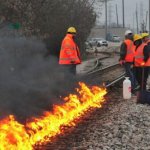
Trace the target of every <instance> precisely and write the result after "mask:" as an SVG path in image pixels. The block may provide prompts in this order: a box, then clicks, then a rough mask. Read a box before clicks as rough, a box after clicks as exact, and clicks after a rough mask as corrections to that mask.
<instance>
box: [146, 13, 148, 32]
mask: <svg viewBox="0 0 150 150" xmlns="http://www.w3.org/2000/svg"><path fill="white" fill-rule="evenodd" d="M147 17H148V11H146V21H145V31H147Z"/></svg>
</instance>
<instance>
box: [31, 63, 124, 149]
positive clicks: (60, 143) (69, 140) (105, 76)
mask: <svg viewBox="0 0 150 150" xmlns="http://www.w3.org/2000/svg"><path fill="white" fill-rule="evenodd" d="M115 74H116V75H115ZM84 78H88V80H89V79H90V83H91V81H96V82H97V84H100V83H102V82H105V83H106V81H108V80H109V82H107V83H106V85H105V87H106V88H110V87H111V86H112V85H114V84H115V83H118V82H120V81H121V80H122V79H123V78H124V72H123V68H122V67H120V66H119V64H114V65H111V66H107V67H105V68H102V69H97V70H94V71H92V72H90V73H88V74H87V75H85V76H84ZM110 78H111V79H110ZM100 80H101V81H100ZM92 84H93V83H92ZM115 89H116V87H115V86H114V88H113V90H109V94H108V96H109V95H111V94H112V93H115V92H116V91H117V90H115ZM109 99H110V101H108V102H105V104H104V106H103V107H102V108H101V109H95V110H92V111H89V112H87V114H86V115H85V116H82V117H83V118H81V122H79V124H78V125H77V126H76V127H66V128H64V129H65V130H64V131H65V132H64V134H63V135H58V136H57V137H55V138H54V139H52V140H51V142H49V143H47V144H44V145H35V147H34V149H35V150H54V149H58V150H61V149H62V150H63V149H64V150H72V149H73V147H74V145H73V143H75V145H76V144H77V143H79V142H80V141H82V140H83V138H84V136H86V135H87V134H91V130H90V128H89V126H91V124H92V122H96V120H97V118H98V117H99V116H101V117H102V118H103V117H105V114H106V112H107V111H108V110H109V107H112V106H113V105H115V104H116V103H117V100H113V99H112V98H109ZM111 99H112V100H111ZM86 126H87V128H89V129H87V128H86ZM97 128H99V125H98V126H97ZM84 132H85V133H84ZM77 147H78V146H77ZM74 149H76V147H75V148H74Z"/></svg>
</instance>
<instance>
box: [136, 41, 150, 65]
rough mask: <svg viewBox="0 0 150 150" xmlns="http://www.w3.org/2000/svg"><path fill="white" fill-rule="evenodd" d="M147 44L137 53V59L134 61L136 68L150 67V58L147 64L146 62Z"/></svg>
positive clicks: (142, 45)
mask: <svg viewBox="0 0 150 150" xmlns="http://www.w3.org/2000/svg"><path fill="white" fill-rule="evenodd" d="M146 45H147V44H146V43H142V44H141V45H140V46H139V47H138V48H137V50H136V51H135V59H134V65H135V66H136V67H142V66H145V67H147V66H150V57H149V58H148V60H147V61H146V62H144V53H143V50H144V47H145V46H146Z"/></svg>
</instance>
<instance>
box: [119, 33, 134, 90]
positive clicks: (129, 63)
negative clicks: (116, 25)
mask: <svg viewBox="0 0 150 150" xmlns="http://www.w3.org/2000/svg"><path fill="white" fill-rule="evenodd" d="M134 53H135V46H134V43H133V32H132V31H130V30H127V31H126V32H125V40H124V41H123V43H122V44H121V47H120V59H119V63H120V64H121V65H123V66H124V68H125V72H126V76H128V77H129V78H130V81H131V85H132V89H131V90H132V91H134V89H135V88H136V87H137V81H136V78H135V75H134V73H133V60H134Z"/></svg>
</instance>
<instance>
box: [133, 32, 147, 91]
mask: <svg viewBox="0 0 150 150" xmlns="http://www.w3.org/2000/svg"><path fill="white" fill-rule="evenodd" d="M134 45H135V46H136V48H135V58H134V66H135V76H136V79H137V81H138V83H139V85H140V89H142V90H146V83H147V78H148V68H149V67H150V56H149V53H148V49H149V48H148V45H147V43H145V42H143V41H142V36H141V35H139V34H135V35H134Z"/></svg>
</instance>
